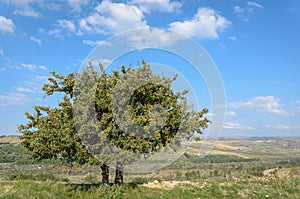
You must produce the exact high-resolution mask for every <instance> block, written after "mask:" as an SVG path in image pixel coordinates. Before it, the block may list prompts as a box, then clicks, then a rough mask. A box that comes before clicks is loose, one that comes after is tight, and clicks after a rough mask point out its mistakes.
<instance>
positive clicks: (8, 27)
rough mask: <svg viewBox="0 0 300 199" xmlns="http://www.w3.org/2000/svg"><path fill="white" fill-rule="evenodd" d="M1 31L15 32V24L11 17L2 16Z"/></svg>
mask: <svg viewBox="0 0 300 199" xmlns="http://www.w3.org/2000/svg"><path fill="white" fill-rule="evenodd" d="M0 31H1V32H2V33H13V32H14V31H15V24H14V22H13V21H12V20H11V19H8V18H6V17H3V16H0Z"/></svg>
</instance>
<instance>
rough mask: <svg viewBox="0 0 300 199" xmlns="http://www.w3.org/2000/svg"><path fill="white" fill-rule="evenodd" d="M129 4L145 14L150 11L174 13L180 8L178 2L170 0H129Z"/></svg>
mask: <svg viewBox="0 0 300 199" xmlns="http://www.w3.org/2000/svg"><path fill="white" fill-rule="evenodd" d="M129 4H132V5H136V6H138V7H139V8H140V9H141V10H142V11H143V12H145V13H151V11H160V12H174V11H178V10H179V9H180V8H181V6H182V4H181V3H180V2H178V1H170V0H131V1H129Z"/></svg>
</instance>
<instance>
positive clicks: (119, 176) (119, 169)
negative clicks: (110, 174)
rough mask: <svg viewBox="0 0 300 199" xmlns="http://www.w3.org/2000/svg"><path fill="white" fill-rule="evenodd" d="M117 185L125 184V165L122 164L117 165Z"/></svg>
mask: <svg viewBox="0 0 300 199" xmlns="http://www.w3.org/2000/svg"><path fill="white" fill-rule="evenodd" d="M115 184H117V185H122V184H123V164H122V163H121V162H117V164H116V176H115Z"/></svg>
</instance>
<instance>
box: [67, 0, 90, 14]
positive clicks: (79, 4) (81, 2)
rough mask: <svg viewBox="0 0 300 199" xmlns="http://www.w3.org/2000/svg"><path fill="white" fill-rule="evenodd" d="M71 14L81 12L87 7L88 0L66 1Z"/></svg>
mask: <svg viewBox="0 0 300 199" xmlns="http://www.w3.org/2000/svg"><path fill="white" fill-rule="evenodd" d="M67 2H68V4H69V6H70V7H71V8H72V11H73V12H81V11H82V8H83V7H84V6H87V5H88V4H89V2H90V0H67Z"/></svg>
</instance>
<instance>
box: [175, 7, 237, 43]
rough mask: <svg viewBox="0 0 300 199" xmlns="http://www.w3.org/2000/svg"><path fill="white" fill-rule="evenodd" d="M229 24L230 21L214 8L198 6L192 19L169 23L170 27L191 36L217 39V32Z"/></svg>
mask: <svg viewBox="0 0 300 199" xmlns="http://www.w3.org/2000/svg"><path fill="white" fill-rule="evenodd" d="M230 24H231V22H230V21H228V20H227V19H226V18H225V17H223V16H221V15H220V14H219V13H218V12H216V11H215V10H213V9H211V8H199V9H198V11H197V13H196V14H195V15H194V16H193V18H192V19H190V20H185V21H183V22H180V21H178V22H173V23H171V24H170V28H171V29H172V30H175V31H178V32H181V33H183V34H185V35H187V36H191V37H196V38H200V39H217V38H219V32H221V31H223V30H224V29H226V28H227V27H228V26H229V25H230Z"/></svg>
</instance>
